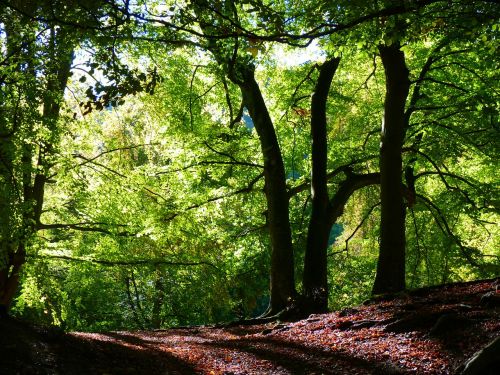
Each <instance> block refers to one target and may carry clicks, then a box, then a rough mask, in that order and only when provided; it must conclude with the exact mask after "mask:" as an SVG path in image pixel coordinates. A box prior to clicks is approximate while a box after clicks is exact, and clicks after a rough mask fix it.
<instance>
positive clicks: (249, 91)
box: [230, 66, 296, 315]
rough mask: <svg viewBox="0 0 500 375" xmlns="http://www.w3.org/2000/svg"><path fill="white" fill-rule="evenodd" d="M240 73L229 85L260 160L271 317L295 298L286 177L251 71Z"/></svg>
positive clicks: (263, 104) (277, 145)
mask: <svg viewBox="0 0 500 375" xmlns="http://www.w3.org/2000/svg"><path fill="white" fill-rule="evenodd" d="M242 73H243V79H242V80H240V79H238V80H236V79H233V82H235V83H236V84H238V86H239V87H240V89H241V93H242V96H243V102H244V103H245V106H246V107H247V109H248V112H249V113H250V116H251V117H252V120H253V122H254V125H255V129H256V131H257V134H258V136H259V140H260V145H261V149H262V154H263V157H264V179H265V194H266V200H267V225H268V228H269V236H270V240H271V272H270V273H271V275H270V276H271V280H270V294H271V301H270V305H269V310H268V312H267V314H270V315H272V314H274V313H278V312H280V311H281V310H283V309H284V308H285V307H287V306H288V305H290V304H291V302H292V301H293V300H294V299H295V295H296V292H295V276H294V257H293V246H292V233H291V228H290V219H289V216H288V214H289V213H288V210H289V203H288V194H287V189H286V175H285V167H284V164H283V159H282V157H281V150H280V147H279V144H278V139H277V137H276V132H275V130H274V126H273V122H272V120H271V117H270V115H269V112H268V111H267V107H266V104H265V102H264V98H263V97H262V93H261V91H260V88H259V85H258V84H257V82H256V81H255V76H254V68H253V67H252V66H246V67H244V68H242ZM230 78H231V77H230Z"/></svg>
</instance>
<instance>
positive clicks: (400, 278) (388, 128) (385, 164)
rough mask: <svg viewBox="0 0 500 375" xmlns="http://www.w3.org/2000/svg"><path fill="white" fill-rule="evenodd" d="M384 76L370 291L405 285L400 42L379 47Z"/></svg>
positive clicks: (405, 86)
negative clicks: (374, 263) (377, 240)
mask: <svg viewBox="0 0 500 375" xmlns="http://www.w3.org/2000/svg"><path fill="white" fill-rule="evenodd" d="M379 51H380V56H381V58H382V63H383V65H384V71H385V76H386V96H385V103H384V122H383V125H382V134H381V147H380V199H381V222H380V253H379V259H378V264H377V274H376V277H375V283H374V285H373V291H372V292H373V294H381V293H394V292H398V291H401V290H404V289H405V205H404V201H403V188H402V156H401V152H402V146H403V141H404V134H405V129H404V126H405V103H406V100H407V97H408V92H409V87H410V81H409V78H408V75H409V71H408V68H407V67H406V64H405V57H404V54H403V52H402V51H401V50H400V49H399V46H396V45H392V46H390V47H386V46H381V47H379Z"/></svg>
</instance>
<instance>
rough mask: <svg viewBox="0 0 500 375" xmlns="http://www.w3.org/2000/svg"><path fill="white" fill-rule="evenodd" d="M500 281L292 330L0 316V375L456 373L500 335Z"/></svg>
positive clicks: (383, 301) (450, 288)
mask: <svg viewBox="0 0 500 375" xmlns="http://www.w3.org/2000/svg"><path fill="white" fill-rule="evenodd" d="M498 282H499V279H496V280H482V281H475V282H468V283H457V284H451V285H444V286H439V287H432V288H425V289H419V290H415V291H412V292H408V293H405V294H401V295H398V296H393V297H390V298H388V297H386V298H379V299H377V300H372V301H368V302H367V303H365V304H364V305H362V306H357V307H354V308H350V309H345V310H342V311H337V312H332V313H329V314H322V315H314V316H310V317H309V318H308V319H304V320H301V321H297V322H293V323H280V322H274V323H268V324H260V325H240V326H235V325H231V326H227V327H190V328H182V329H180V328H177V329H168V330H158V331H136V332H130V331H118V332H108V333H78V332H73V333H63V332H60V331H57V330H55V329H53V328H37V327H33V326H31V325H29V324H27V323H23V322H20V321H17V320H14V319H11V318H7V319H0V332H1V336H0V374H192V373H201V374H452V373H455V372H456V370H457V369H458V368H459V367H460V366H461V365H463V363H464V362H465V361H466V360H467V359H468V358H470V357H472V356H473V354H474V353H475V352H476V351H478V350H479V349H481V348H483V347H484V346H486V345H487V344H488V343H489V342H491V341H492V340H493V339H495V338H496V337H498V336H500V290H499V291H498V292H497V290H496V286H497V285H498ZM493 370H494V369H492V370H491V373H492V374H493V373H494V372H493Z"/></svg>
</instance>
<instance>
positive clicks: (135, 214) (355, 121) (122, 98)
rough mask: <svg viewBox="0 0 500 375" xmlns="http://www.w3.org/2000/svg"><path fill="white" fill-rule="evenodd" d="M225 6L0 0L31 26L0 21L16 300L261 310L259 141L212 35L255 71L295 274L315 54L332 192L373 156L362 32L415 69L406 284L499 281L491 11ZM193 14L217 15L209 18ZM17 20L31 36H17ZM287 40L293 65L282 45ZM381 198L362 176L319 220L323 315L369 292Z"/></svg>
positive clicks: (370, 62) (62, 309)
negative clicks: (68, 60)
mask: <svg viewBox="0 0 500 375" xmlns="http://www.w3.org/2000/svg"><path fill="white" fill-rule="evenodd" d="M209 3H210V4H209ZM227 3H228V2H224V1H221V2H203V1H195V2H192V4H191V3H177V2H175V3H174V2H172V4H170V2H165V4H166V5H165V4H160V3H158V2H155V1H151V2H150V1H139V2H137V3H136V4H134V5H130V4H129V3H128V2H106V4H107V5H106V6H103V7H100V8H98V9H99V10H94V11H92V9H91V8H85V7H83V8H82V9H87V11H88V12H89V13H90V15H89V13H85V12H84V11H83V10H82V9H80V8H78V7H77V8H75V11H74V12H70V11H69V10H67V11H65V12H66V13H64V12H63V13H62V14H59V15H57V16H54V15H52V14H51V13H50V12H49V11H47V10H46V9H44V8H43V7H40V8H39V9H38V8H37V9H38V10H37V12H36V14H34V13H30V12H29V11H28V10H24V11H22V10H20V9H18V7H17V6H16V4H17V2H12V3H11V2H8V3H7V5H6V6H3V7H2V12H4V13H9V14H11V15H13V16H14V18H13V19H15V20H16V22H19V24H21V23H22V22H21V21H23V20H31V21H30V22H31V23H26V25H25V26H22V27H21V26H18V27H19V28H20V29H19V30H20V31H18V32H17V34H16V35H17V37H16V38H17V39H15V40H12V39H9V37H8V33H9V32H10V31H8V30H7V29H8V27H9V25H7V24H6V23H2V24H1V34H0V38H1V41H2V56H1V58H2V59H3V62H2V64H1V65H0V77H1V82H0V84H1V89H2V91H1V95H2V97H1V98H0V110H1V113H0V146H1V148H0V156H1V161H2V163H1V165H0V182H1V184H0V189H1V190H0V194H1V200H0V204H1V211H2V212H1V215H0V234H1V244H2V249H1V256H2V259H1V261H2V265H5V266H3V268H2V269H5V268H7V270H9V269H10V268H8V267H7V264H8V262H9V259H10V258H12V257H13V255H12V254H13V253H14V252H13V250H12V249H11V247H12V246H14V247H15V246H18V244H20V243H23V244H25V245H26V263H25V265H24V268H23V271H22V276H21V285H22V288H21V290H20V291H19V293H18V294H17V297H16V300H15V303H14V305H13V313H14V314H16V315H19V316H24V317H27V318H29V319H32V320H36V321H38V322H43V323H52V324H56V325H60V326H62V327H64V328H65V329H78V330H109V329H118V328H122V327H130V328H160V327H166V326H176V325H188V324H205V323H213V322H220V321H227V320H231V319H237V318H243V317H255V316H258V315H260V314H261V313H263V312H264V310H265V307H266V304H267V302H268V300H269V291H268V284H269V267H270V264H271V257H270V254H269V247H270V240H269V233H268V231H267V224H268V216H267V213H268V207H267V203H266V198H265V195H264V194H263V192H264V189H265V188H266V186H265V183H264V177H263V173H264V167H263V165H264V161H263V156H262V150H261V145H260V143H259V136H258V134H257V132H256V129H255V124H254V122H253V121H254V120H253V119H252V118H251V117H250V115H249V112H248V109H247V108H246V107H244V105H243V103H242V99H241V94H240V91H239V89H238V86H237V84H235V83H233V82H231V79H230V77H229V76H228V74H227V72H228V69H229V70H231V69H232V67H231V64H230V62H228V61H225V62H221V59H220V55H217V54H210V52H211V51H214V48H215V47H214V45H215V46H216V47H217V51H219V53H220V54H226V55H229V56H232V55H233V54H234V60H235V61H236V59H238V61H240V62H244V63H245V64H248V66H255V77H256V80H257V82H258V84H259V87H260V90H261V91H262V93H263V97H264V99H265V101H266V103H265V104H266V107H267V110H268V111H269V113H270V115H271V117H272V121H273V124H274V127H275V131H276V134H277V137H278V142H279V145H280V149H281V154H282V158H283V162H284V166H285V172H286V184H287V189H288V192H289V197H290V210H289V217H290V222H291V229H292V240H293V245H294V250H295V253H294V257H295V259H294V264H295V268H296V272H297V273H298V274H299V275H300V274H301V272H302V271H303V268H302V266H303V260H304V252H305V247H306V238H307V231H308V220H309V217H310V215H311V193H310V188H309V184H310V177H309V176H310V173H311V145H310V143H311V136H310V116H311V112H310V100H311V95H312V94H313V91H314V87H315V82H316V80H317V78H318V74H319V71H318V66H319V65H320V64H321V63H322V62H323V61H324V60H325V58H326V57H330V56H334V55H335V56H339V57H340V56H341V62H340V66H339V68H338V71H337V73H336V75H335V77H334V79H333V81H332V87H331V89H330V91H329V97H328V103H327V109H326V115H327V134H328V159H327V160H328V162H327V170H328V173H329V180H328V191H329V193H330V194H331V195H332V196H333V195H334V194H335V193H336V192H337V191H338V189H339V187H340V186H341V184H342V182H343V181H344V179H345V178H347V177H348V176H349V173H358V174H363V173H370V172H377V171H378V168H379V167H378V157H379V155H378V153H379V146H380V145H379V144H380V137H379V133H380V128H381V121H382V117H383V113H382V112H383V102H384V95H385V78H384V74H383V69H382V64H381V61H380V58H379V56H378V52H377V46H378V45H379V44H380V43H385V44H386V45H390V44H392V43H395V42H397V41H398V42H400V43H401V45H402V47H401V50H402V51H404V55H405V59H406V64H407V66H408V68H409V70H410V79H411V81H412V86H411V92H410V97H409V100H408V102H407V109H408V114H409V116H408V123H407V129H406V138H405V142H404V145H403V164H404V166H403V167H404V168H406V167H411V168H412V170H413V175H414V176H415V191H416V197H414V198H415V199H414V200H413V201H412V202H409V200H408V201H407V203H408V209H407V215H406V238H407V240H406V241H407V242H406V251H407V257H406V266H407V286H408V287H410V288H414V287H419V286H424V285H433V284H438V283H444V282H449V281H456V280H468V279H473V278H480V277H491V276H495V275H498V273H499V272H500V265H499V260H500V253H499V252H498V251H499V250H498V249H500V246H499V236H498V234H499V233H498V228H497V225H496V223H497V221H498V202H499V197H498V179H499V175H498V169H497V168H496V160H497V159H498V151H499V148H498V147H499V143H498V139H500V138H499V137H498V132H499V130H500V129H499V122H498V121H499V119H498V113H499V112H498V111H499V91H498V81H499V78H500V77H499V76H498V74H499V72H500V70H499V69H498V58H497V57H496V56H497V54H498V48H499V45H498V37H499V35H498V34H499V32H500V28H499V23H498V12H499V10H498V6H496V5H494V4H489V3H488V2H480V1H479V2H473V3H477V4H475V5H476V6H477V7H479V8H477V10H474V5H470V6H469V5H467V6H465V5H463V4H462V3H463V2H457V5H455V6H454V7H452V8H450V9H447V10H445V9H443V8H442V4H441V2H435V1H430V2H426V3H429V4H428V5H427V6H424V5H422V7H421V8H420V7H418V6H417V7H413V6H410V5H408V9H400V8H399V7H396V6H395V5H393V2H368V3H367V2H346V1H338V2H336V4H337V6H336V7H335V6H333V7H331V6H328V4H327V2H319V3H318V2H310V1H305V2H300V3H299V2H280V1H278V2H272V3H268V2H261V1H241V2H240V1H236V2H230V3H231V4H233V5H232V6H230V5H228V4H227ZM376 4H379V5H376ZM462 5H463V7H462V8H460V6H462ZM203 6H205V8H203ZM378 6H380V8H377V7H378ZM64 9H67V8H64ZM96 9H97V8H96ZM200 9H203V12H204V13H203V15H204V16H203V17H205V18H203V17H202V18H199V19H198V15H199V14H200ZM460 9H462V10H463V12H462V11H460ZM79 12H84V13H85V14H87V15H86V16H85V17H83V16H82V14H79ZM214 14H215V15H216V16H214ZM35 15H36V16H37V17H38V18H36V17H35ZM53 16H54V17H55V19H54V17H53ZM16 17H17V18H16ZM87 17H88V18H87ZM211 19H216V20H218V21H217V22H219V23H212V24H210V26H207V24H208V23H209V20H211ZM36 20H38V21H36ZM37 22H38V23H37ZM204 23H205V24H204ZM76 26H78V27H76ZM16 27H17V26H16ZM44 27H47V28H51V27H52V28H53V29H57V27H61V28H63V29H64V28H65V27H66V28H68V29H64V30H66V31H67V32H68V35H67V36H66V37H65V38H64V43H63V42H61V45H62V46H63V47H64V48H66V47H67V48H69V47H68V46H66V44H65V43H67V44H68V45H70V46H71V48H70V49H73V48H74V49H75V60H74V61H73V63H72V70H71V76H70V77H69V81H68V85H67V89H66V90H64V87H63V88H62V90H63V91H64V92H65V93H64V97H62V95H61V91H60V90H59V92H58V91H57V90H52V91H50V90H48V89H47V87H48V86H47V85H48V83H49V81H50V79H49V78H50V74H51V72H50V71H49V67H50V64H51V63H53V62H54V61H55V60H54V56H52V60H51V55H50V51H51V50H50V43H49V39H50V38H49V36H48V35H49V34H44V33H45V31H44V30H45V29H44ZM71 27H74V28H75V29H76V30H78V31H74V30H72V29H71ZM28 28H30V29H29V30H28V31H25V29H28ZM200 29H201V31H200ZM70 30H71V32H70ZM202 31H203V32H202ZM210 33H211V34H210ZM9 35H10V34H9ZM26 35H29V37H30V38H33V40H32V43H31V42H30V43H31V44H30V43H27V44H23V43H22V41H21V40H22V39H23V38H24V37H25V36H26ZM9 43H12V46H9ZM214 43H215V44H214ZM284 45H285V46H284ZM306 45H307V46H308V47H307V48H306ZM19 46H21V48H22V52H19V53H18V52H15V51H14V50H12V51H14V52H13V53H12V54H11V55H10V53H11V52H9V51H11V49H10V48H15V47H17V48H19ZM29 46H32V47H33V48H32V49H30V48H29ZM304 51H306V52H304ZM304 53H305V54H307V55H308V59H306V61H305V62H303V63H290V62H287V61H286V60H285V59H284V56H285V55H291V56H293V57H296V58H298V57H299V56H301V55H303V54H304ZM233 63H234V61H233ZM23 64H24V65H23ZM233 68H234V67H233ZM28 69H32V70H33V71H34V72H35V73H34V74H32V75H29V74H28V75H26V74H24V73H25V72H24V71H23V70H28ZM235 69H236V68H235ZM49 88H50V87H49ZM44 95H45V96H44ZM46 95H49V96H50V95H54V96H55V97H57V95H60V98H59V99H58V100H57V102H58V103H59V104H60V106H61V109H60V111H59V112H58V113H57V116H53V118H48V117H47V116H46V114H44V112H43V108H42V107H43V105H44V103H45V104H46V103H47V98H46ZM48 146H50V147H48ZM42 149H43V150H45V149H47V152H46V153H45V154H44V159H43V163H38V161H37V157H38V154H39V152H40V150H42ZM26 151H29V152H28V153H27V152H26ZM36 175H40V176H43V177H44V179H45V181H46V183H45V185H44V192H43V210H42V209H41V206H40V216H39V217H38V218H37V217H35V216H32V215H31V214H28V213H32V212H34V210H35V208H34V207H35V206H36V204H35V203H34V202H33V200H30V199H25V198H26V197H23V193H22V191H23V189H22V183H21V182H22V181H23V177H24V178H25V179H26V178H27V177H30V178H33V180H34V179H35V176H36ZM402 183H405V184H407V181H402ZM378 202H379V189H378V187H376V186H371V187H366V188H363V189H360V190H358V191H356V192H355V193H354V194H353V195H352V196H351V197H350V199H349V200H348V202H347V204H346V205H345V207H343V214H342V216H340V218H339V219H338V220H337V225H341V227H340V226H338V227H337V229H338V228H341V233H336V238H335V239H334V238H333V237H332V241H331V243H330V244H329V247H328V253H329V256H328V259H329V262H328V269H329V276H328V281H329V285H330V287H331V291H330V296H329V307H330V308H335V309H337V308H342V307H345V306H348V305H350V304H352V303H357V302H361V301H362V300H364V299H365V298H366V297H367V296H368V295H369V292H370V288H371V284H372V281H373V277H374V272H375V264H376V259H377V255H378V242H379V236H380V234H379V221H380V217H379V216H380V215H379V206H378ZM30 215H31V216H30ZM28 221H29V222H28ZM27 228H31V231H29V232H30V233H29V235H28V234H27V233H26V232H25V231H26V230H27ZM333 240H335V241H333ZM9 267H10V266H9ZM297 288H298V290H299V291H301V290H302V285H301V282H297Z"/></svg>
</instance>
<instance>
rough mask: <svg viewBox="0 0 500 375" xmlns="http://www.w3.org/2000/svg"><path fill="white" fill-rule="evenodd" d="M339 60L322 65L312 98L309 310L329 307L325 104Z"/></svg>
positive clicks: (307, 264) (307, 254)
mask: <svg viewBox="0 0 500 375" xmlns="http://www.w3.org/2000/svg"><path fill="white" fill-rule="evenodd" d="M339 62H340V59H339V58H334V59H331V60H327V61H326V62H325V63H324V64H323V65H322V66H321V67H320V73H319V77H318V81H317V83H316V87H315V89H314V94H313V96H312V100H311V140H312V146H311V154H312V156H311V160H312V176H311V202H312V213H311V218H310V221H309V230H308V233H307V245H306V252H305V258H304V274H303V288H304V302H305V306H304V307H305V308H306V309H307V310H311V312H317V313H320V312H325V311H326V310H327V308H328V283H327V267H326V261H327V256H326V252H327V248H328V237H329V234H330V228H331V225H329V222H328V189H327V175H326V170H327V151H328V150H327V131H326V103H327V99H328V92H329V90H330V86H331V82H332V79H333V76H334V75H335V72H336V70H337V68H338V66H339Z"/></svg>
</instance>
